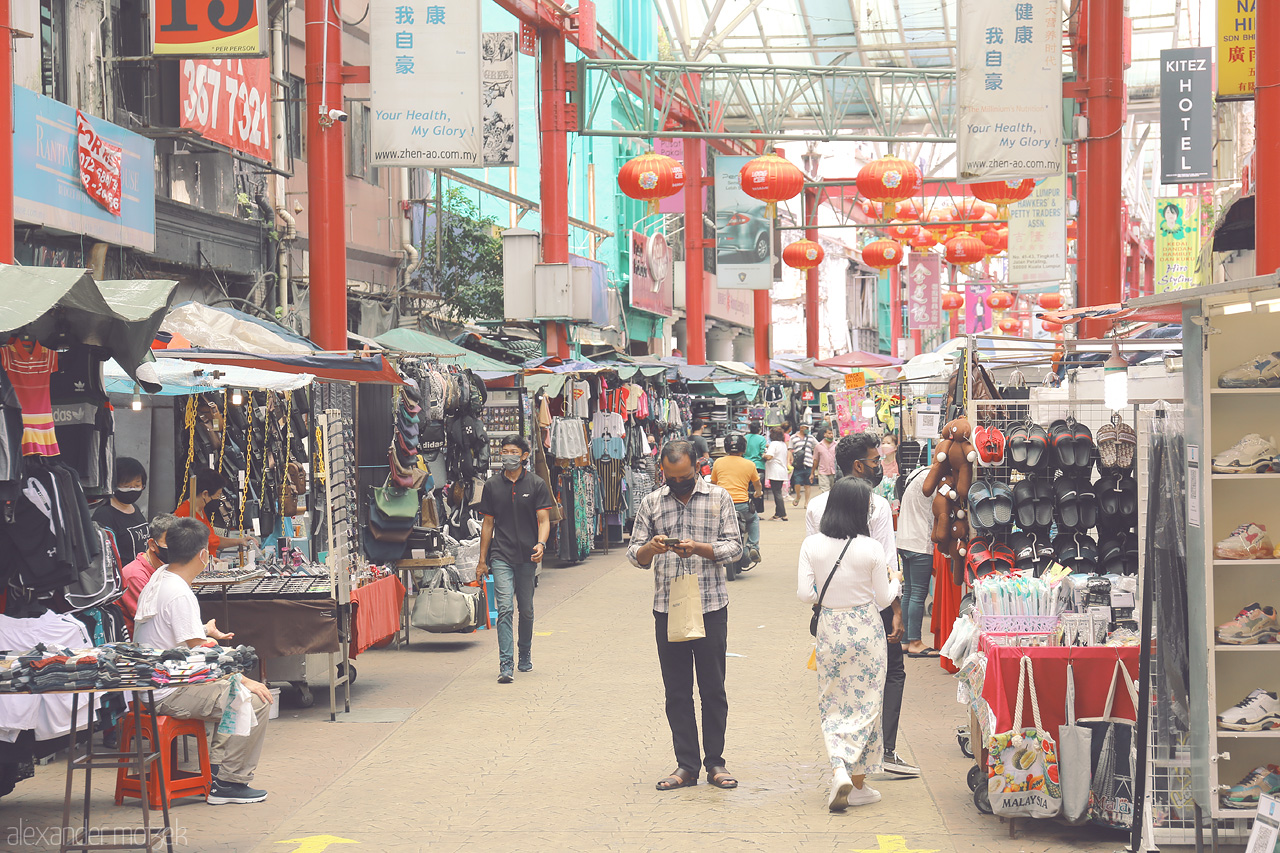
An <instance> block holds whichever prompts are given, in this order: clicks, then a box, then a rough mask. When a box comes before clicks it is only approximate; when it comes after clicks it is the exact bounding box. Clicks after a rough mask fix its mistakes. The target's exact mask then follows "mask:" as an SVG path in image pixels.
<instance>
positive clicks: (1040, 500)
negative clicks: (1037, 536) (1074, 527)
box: [1032, 477, 1054, 530]
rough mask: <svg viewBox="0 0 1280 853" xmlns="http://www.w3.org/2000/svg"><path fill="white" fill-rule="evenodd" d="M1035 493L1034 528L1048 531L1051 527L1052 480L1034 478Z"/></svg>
mask: <svg viewBox="0 0 1280 853" xmlns="http://www.w3.org/2000/svg"><path fill="white" fill-rule="evenodd" d="M1032 482H1033V483H1034V484H1035V492H1036V524H1035V526H1036V527H1039V528H1041V529H1044V530H1048V529H1049V528H1050V527H1052V526H1053V502H1054V496H1053V480H1051V479H1049V478H1048V477H1034V478H1032Z"/></svg>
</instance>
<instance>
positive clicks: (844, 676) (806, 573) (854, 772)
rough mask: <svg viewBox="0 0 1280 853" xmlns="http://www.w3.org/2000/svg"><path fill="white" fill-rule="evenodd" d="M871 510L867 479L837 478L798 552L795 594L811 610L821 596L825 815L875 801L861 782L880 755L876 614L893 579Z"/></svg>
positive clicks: (880, 638) (880, 652) (881, 675)
mask: <svg viewBox="0 0 1280 853" xmlns="http://www.w3.org/2000/svg"><path fill="white" fill-rule="evenodd" d="M870 511H871V486H870V485H869V484H868V483H867V482H866V481H865V480H863V479H861V478H858V477H843V478H841V479H839V480H837V481H836V483H835V485H834V486H833V487H832V489H831V496H830V498H829V499H828V501H827V506H826V511H825V512H824V513H823V515H822V522H821V524H820V525H819V527H818V530H819V532H818V533H815V534H814V535H812V536H810V537H808V538H807V539H805V540H804V544H803V545H801V547H800V569H799V578H798V583H799V589H798V591H797V595H799V597H800V600H801V601H804V602H807V603H809V604H817V603H818V600H819V597H820V596H821V603H822V612H821V616H820V617H819V619H818V680H819V683H820V686H821V691H820V692H819V694H818V713H819V715H820V716H821V718H822V738H823V741H824V742H825V743H826V747H827V755H828V756H829V757H830V759H831V769H832V775H833V780H832V783H831V795H830V797H829V798H828V801H827V807H828V808H830V809H831V811H844V810H845V809H846V808H847V807H848V806H850V805H855V806H860V805H867V804H869V803H875V802H879V801H880V792H879V791H876V790H875V789H874V788H872V787H871V786H870V785H867V784H865V777H866V775H867V774H868V773H873V772H875V771H877V770H879V769H880V759H881V757H882V756H883V755H884V746H883V744H882V741H881V727H880V713H881V708H882V706H883V702H884V681H885V672H886V669H887V667H888V661H887V651H888V650H887V646H886V643H885V633H884V622H883V621H882V620H881V618H880V611H881V610H882V609H883V608H885V607H888V606H889V604H890V603H891V602H892V601H893V599H894V598H896V597H897V596H898V587H899V581H898V580H897V579H893V580H890V577H889V561H888V559H887V558H886V555H885V553H884V548H882V547H881V546H880V543H879V542H877V541H876V540H875V539H872V538H871V535H870V530H869V529H868V523H867V522H868V518H869V516H870ZM828 580H830V583H829V584H828ZM824 586H825V587H826V592H825V594H824V593H822V590H823V588H824Z"/></svg>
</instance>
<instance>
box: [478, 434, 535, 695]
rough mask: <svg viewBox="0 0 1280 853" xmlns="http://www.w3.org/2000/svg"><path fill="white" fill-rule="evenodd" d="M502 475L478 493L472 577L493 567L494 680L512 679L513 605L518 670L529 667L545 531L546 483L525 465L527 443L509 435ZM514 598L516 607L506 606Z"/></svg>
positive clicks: (505, 681) (502, 453) (503, 450)
mask: <svg viewBox="0 0 1280 853" xmlns="http://www.w3.org/2000/svg"><path fill="white" fill-rule="evenodd" d="M499 453H500V456H499V458H500V459H501V460H502V473H501V474H495V475H494V476H492V477H490V478H489V479H488V480H486V481H485V484H484V491H483V492H481V493H480V506H479V509H480V512H481V513H483V514H484V524H483V525H482V526H481V528H480V562H479V563H478V564H477V565H476V579H477V580H479V581H481V582H482V583H483V581H484V576H485V575H486V574H488V572H489V568H490V567H491V566H492V568H493V590H494V593H495V597H496V598H497V600H498V625H497V628H498V683H499V684H510V683H511V682H512V681H514V680H515V672H514V671H513V669H512V665H513V663H514V660H513V658H514V655H513V654H512V652H513V649H512V645H513V643H512V639H513V637H512V635H513V633H514V632H513V628H514V624H513V623H514V622H515V615H514V613H513V612H512V611H513V610H514V609H516V608H519V610H520V642H519V645H518V647H517V648H518V650H519V653H520V671H521V672H529V671H531V670H532V669H533V653H532V646H533V590H534V586H535V585H536V583H537V579H538V563H541V562H542V555H543V553H544V552H545V551H546V548H547V538H548V537H549V536H550V535H551V506H552V503H553V502H552V500H551V490H550V489H549V488H547V484H546V482H544V481H543V479H542V478H541V477H538V476H536V475H534V474H532V473H530V472H529V471H528V470H526V469H525V460H527V459H528V458H529V442H527V441H525V438H524V436H522V435H509V436H507V437H506V438H504V439H503V440H502V448H501V449H500V450H499ZM513 598H514V599H515V605H516V607H513V606H512V599H513Z"/></svg>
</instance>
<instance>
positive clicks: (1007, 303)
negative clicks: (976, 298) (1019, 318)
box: [987, 290, 1013, 311]
mask: <svg viewBox="0 0 1280 853" xmlns="http://www.w3.org/2000/svg"><path fill="white" fill-rule="evenodd" d="M987 307H988V308H990V309H991V310H992V311H1003V310H1005V309H1006V308H1012V307H1013V294H1011V293H1005V292H1004V291H1003V290H993V291H991V292H990V293H988V294H987Z"/></svg>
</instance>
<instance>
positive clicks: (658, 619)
mask: <svg viewBox="0 0 1280 853" xmlns="http://www.w3.org/2000/svg"><path fill="white" fill-rule="evenodd" d="M697 461H698V460H697V451H696V450H694V448H693V445H692V444H690V443H689V442H687V441H669V442H667V443H666V444H665V445H664V446H663V448H662V473H663V476H664V477H665V478H666V485H664V486H662V487H661V488H659V489H656V490H655V491H653V492H652V493H651V494H649V495H648V496H647V497H646V498H645V499H644V500H643V501H641V502H640V509H639V510H638V512H637V513H636V521H635V527H634V528H633V530H632V533H631V547H629V548H628V549H627V558H628V559H629V560H631V562H632V563H633V564H634V565H636V566H638V567H640V568H642V569H648V568H652V569H653V621H654V633H655V635H656V636H657V641H658V662H659V664H660V665H661V668H662V683H663V686H664V687H665V688H666V694H667V722H668V723H669V724H670V726H671V739H672V742H673V744H674V745H675V752H676V763H677V765H678V766H677V767H676V770H675V771H674V772H673V773H672V774H671V775H670V776H667V777H665V778H664V779H662V780H661V781H660V782H658V785H657V787H658V790H659V791H669V790H672V789H674V788H684V787H686V786H689V785H696V784H698V775H699V764H700V763H701V764H703V765H704V766H705V767H706V769H707V780H708V781H709V782H711V784H713V785H715V786H716V787H718V788H736V787H738V780H736V779H734V778H733V776H732V775H730V773H729V771H728V770H727V769H726V768H725V766H724V731H725V725H726V721H727V719H728V715H729V699H728V697H727V696H726V695H725V690H724V675H725V651H726V649H727V646H728V629H729V591H728V589H727V588H726V585H725V570H724V564H726V563H729V562H732V561H733V560H736V559H738V557H739V556H740V555H741V554H742V536H741V534H740V533H739V531H738V514H737V512H736V511H735V510H734V507H733V498H731V497H730V496H729V493H728V492H727V491H725V490H724V489H722V488H720V487H719V486H714V485H712V484H711V483H708V482H707V481H706V480H704V479H702V478H701V477H699V476H698V472H697V469H696V467H695V466H696V464H697ZM670 540H678V542H673V543H672V544H668V542H669V541H670ZM690 571H692V572H695V573H697V575H698V588H699V590H700V591H701V593H702V621H703V626H704V628H705V631H706V637H704V638H703V639H700V640H688V641H686V642H681V643H672V642H669V641H668V640H667V610H668V604H669V602H670V595H671V580H672V578H674V577H675V576H676V575H678V574H682V573H688V572H690ZM695 670H696V672H697V676H698V693H699V694H700V696H701V698H702V747H703V752H705V758H704V759H703V761H702V762H699V751H698V722H697V718H696V717H695V716H694V713H693V678H694V672H695Z"/></svg>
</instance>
